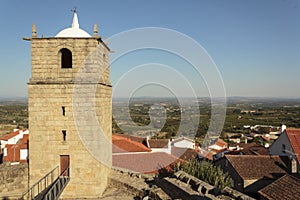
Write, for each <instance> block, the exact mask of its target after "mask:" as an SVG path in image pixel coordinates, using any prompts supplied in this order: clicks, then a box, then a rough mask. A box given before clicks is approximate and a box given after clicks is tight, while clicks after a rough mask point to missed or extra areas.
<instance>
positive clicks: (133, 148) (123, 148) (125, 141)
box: [112, 134, 151, 153]
mask: <svg viewBox="0 0 300 200" xmlns="http://www.w3.org/2000/svg"><path fill="white" fill-rule="evenodd" d="M112 143H113V145H112V152H113V153H126V152H151V149H149V148H147V147H146V146H145V145H143V144H142V143H139V142H135V141H132V140H131V139H129V138H127V137H123V136H121V135H115V134H113V135H112Z"/></svg>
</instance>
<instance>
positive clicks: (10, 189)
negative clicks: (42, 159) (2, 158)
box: [0, 163, 28, 199]
mask: <svg viewBox="0 0 300 200" xmlns="http://www.w3.org/2000/svg"><path fill="white" fill-rule="evenodd" d="M0 182H1V184H0V199H3V198H9V199H17V198H20V197H21V196H22V193H23V192H25V191H26V190H27V188H28V165H27V164H20V165H10V164H9V163H5V164H1V165H0Z"/></svg>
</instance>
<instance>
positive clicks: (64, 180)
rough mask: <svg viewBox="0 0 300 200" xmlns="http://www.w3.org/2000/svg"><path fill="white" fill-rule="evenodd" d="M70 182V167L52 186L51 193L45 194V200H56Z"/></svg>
mask: <svg viewBox="0 0 300 200" xmlns="http://www.w3.org/2000/svg"><path fill="white" fill-rule="evenodd" d="M69 181H70V176H69V167H68V168H67V169H65V170H64V171H63V172H62V173H61V175H60V176H59V177H58V179H57V180H56V181H55V183H54V184H53V185H52V187H51V188H50V189H49V191H48V192H47V193H46V194H45V196H44V198H43V199H44V200H54V199H55V200H56V199H58V197H59V196H60V194H61V193H62V191H63V190H64V188H65V187H66V185H67V184H68V182H69Z"/></svg>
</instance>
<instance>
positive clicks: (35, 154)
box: [28, 38, 112, 199]
mask: <svg viewBox="0 0 300 200" xmlns="http://www.w3.org/2000/svg"><path fill="white" fill-rule="evenodd" d="M31 47H32V50H31V51H32V77H31V79H30V81H29V83H28V109H29V131H30V136H29V137H30V138H29V158H30V159H29V164H30V185H32V184H33V183H35V182H36V181H38V180H39V179H40V178H41V177H43V176H44V175H45V174H46V173H48V172H49V171H51V170H52V169H54V168H55V167H57V166H59V165H60V156H61V155H68V156H69V159H70V182H69V183H68V185H67V187H66V188H65V190H64V191H63V193H62V195H61V197H62V198H63V199H68V198H79V199H83V198H98V197H101V195H102V193H103V191H104V190H105V188H106V186H107V179H108V175H109V172H110V166H111V159H112V158H111V155H112V153H111V151H112V149H111V123H112V122H111V121H112V114H111V113H112V100H111V96H112V91H111V86H110V81H109V50H108V49H107V48H106V47H105V46H104V45H103V44H102V43H101V42H100V41H99V40H98V39H97V38H36V39H32V41H31ZM61 48H68V49H69V50H71V52H72V60H73V67H72V68H70V69H62V68H61V66H60V62H61V61H60V55H59V50H60V49H61ZM79 72H80V73H81V75H80V77H78V73H79ZM99 73H100V74H101V75H102V76H101V77H96V79H95V78H94V77H93V76H94V75H95V74H99ZM62 108H64V111H65V112H64V113H63V109H62ZM95 119H96V120H95ZM99 127H101V128H99ZM62 131H66V137H65V139H64V137H63V134H62ZM98 136H99V137H100V139H99V138H98Z"/></svg>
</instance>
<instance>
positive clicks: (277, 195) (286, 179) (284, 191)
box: [258, 174, 300, 200]
mask: <svg viewBox="0 0 300 200" xmlns="http://www.w3.org/2000/svg"><path fill="white" fill-rule="evenodd" d="M258 193H259V194H260V195H261V196H263V197H264V198H266V199H270V200H271V199H274V200H277V199H280V200H290V199H300V179H298V178H296V177H293V176H291V175H288V174H286V175H284V176H283V177H281V178H280V179H278V180H276V181H274V182H273V183H272V184H270V185H268V186H266V187H264V188H263V189H261V190H260V191H259V192H258Z"/></svg>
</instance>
